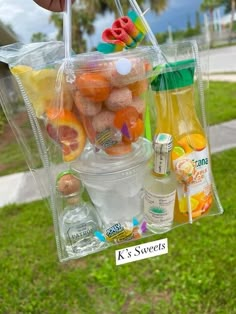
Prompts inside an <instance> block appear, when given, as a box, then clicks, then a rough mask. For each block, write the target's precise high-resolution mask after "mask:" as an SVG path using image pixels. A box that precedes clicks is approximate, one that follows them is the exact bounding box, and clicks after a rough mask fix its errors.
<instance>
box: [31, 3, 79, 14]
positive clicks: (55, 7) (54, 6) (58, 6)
mask: <svg viewBox="0 0 236 314" xmlns="http://www.w3.org/2000/svg"><path fill="white" fill-rule="evenodd" d="M65 1H66V0H34V2H35V3H37V4H38V5H39V6H40V7H42V8H44V9H47V10H50V11H53V12H62V11H64V8H65ZM74 1H75V0H72V1H71V2H72V3H73V2H74Z"/></svg>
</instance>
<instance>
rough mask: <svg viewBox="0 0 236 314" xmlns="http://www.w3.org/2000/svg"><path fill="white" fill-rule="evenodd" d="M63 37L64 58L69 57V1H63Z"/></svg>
mask: <svg viewBox="0 0 236 314" xmlns="http://www.w3.org/2000/svg"><path fill="white" fill-rule="evenodd" d="M63 36H64V43H65V58H66V59H70V57H71V43H72V41H71V0H66V1H65V10H64V14H63Z"/></svg>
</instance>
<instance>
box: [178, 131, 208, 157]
mask: <svg viewBox="0 0 236 314" xmlns="http://www.w3.org/2000/svg"><path fill="white" fill-rule="evenodd" d="M178 144H179V146H182V147H183V149H184V150H185V153H187V154H188V153H191V152H192V151H193V150H194V151H201V150H203V149H204V148H205V147H206V144H207V143H206V138H205V137H204V136H203V135H202V134H199V133H193V134H188V135H185V136H184V137H182V138H181V139H180V140H179V141H178Z"/></svg>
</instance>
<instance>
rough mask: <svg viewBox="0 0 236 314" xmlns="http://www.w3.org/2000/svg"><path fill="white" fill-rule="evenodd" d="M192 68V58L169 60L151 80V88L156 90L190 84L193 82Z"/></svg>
mask: <svg viewBox="0 0 236 314" xmlns="http://www.w3.org/2000/svg"><path fill="white" fill-rule="evenodd" d="M194 69H195V60H194V59H188V60H183V61H178V62H169V63H167V64H166V65H165V68H164V69H163V71H162V72H161V73H160V74H159V75H158V76H156V77H155V78H154V80H153V81H152V83H151V85H152V90H154V91H157V92H158V91H164V90H171V89H176V88H182V87H186V86H190V85H192V84H193V79H194Z"/></svg>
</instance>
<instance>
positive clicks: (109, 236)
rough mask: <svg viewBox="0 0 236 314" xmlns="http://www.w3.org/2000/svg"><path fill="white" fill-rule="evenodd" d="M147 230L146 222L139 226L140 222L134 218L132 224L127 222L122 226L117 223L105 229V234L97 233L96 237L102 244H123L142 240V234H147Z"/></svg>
mask: <svg viewBox="0 0 236 314" xmlns="http://www.w3.org/2000/svg"><path fill="white" fill-rule="evenodd" d="M146 230H147V228H146V222H142V223H141V224H139V222H138V220H137V219H136V218H135V217H134V218H133V220H132V223H131V222H126V223H124V224H121V223H119V222H117V223H115V224H113V225H111V226H110V227H109V228H107V229H105V232H104V233H101V232H100V231H96V232H95V236H96V237H97V238H98V239H99V240H100V241H102V242H114V243H121V242H125V241H130V240H133V239H139V238H141V236H142V233H144V232H146Z"/></svg>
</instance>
